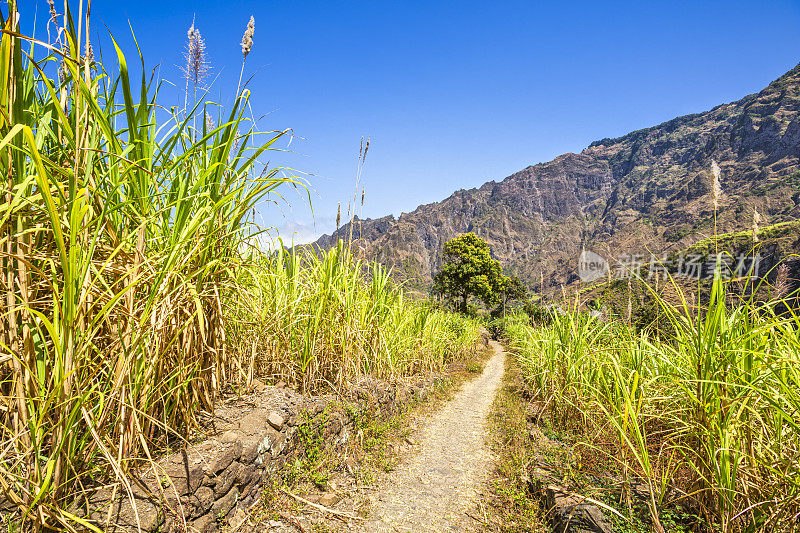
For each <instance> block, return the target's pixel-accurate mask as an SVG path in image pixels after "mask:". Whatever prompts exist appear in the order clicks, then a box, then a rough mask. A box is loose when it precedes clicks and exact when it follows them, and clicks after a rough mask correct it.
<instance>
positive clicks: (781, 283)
mask: <svg viewBox="0 0 800 533" xmlns="http://www.w3.org/2000/svg"><path fill="white" fill-rule="evenodd" d="M787 294H789V265H787V264H786V263H783V264H782V265H781V266H779V267H778V275H777V277H776V278H775V295H776V296H777V297H778V298H783V297H784V296H786V295H787Z"/></svg>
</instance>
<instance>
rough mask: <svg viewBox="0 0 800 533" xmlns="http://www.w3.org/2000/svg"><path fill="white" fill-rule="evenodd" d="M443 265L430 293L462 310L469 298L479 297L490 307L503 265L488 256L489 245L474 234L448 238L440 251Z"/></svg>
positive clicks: (500, 282) (500, 284) (497, 293)
mask: <svg viewBox="0 0 800 533" xmlns="http://www.w3.org/2000/svg"><path fill="white" fill-rule="evenodd" d="M442 259H443V260H444V264H443V265H442V269H441V271H439V273H438V274H436V276H435V277H434V278H433V283H434V292H435V293H436V294H441V295H442V296H444V297H446V298H448V299H449V300H450V301H452V302H453V303H454V304H456V306H457V307H458V309H459V311H461V312H462V313H466V312H467V304H468V302H469V298H470V297H471V296H474V297H476V298H480V299H481V300H483V302H484V303H485V304H486V305H487V306H488V307H491V306H492V305H495V304H496V303H497V301H498V299H499V296H500V293H501V291H502V289H503V278H504V276H503V268H502V267H501V266H500V262H499V261H497V260H496V259H492V255H491V253H490V251H489V245H488V244H487V243H486V241H484V240H483V239H481V238H480V237H478V236H477V235H475V234H474V233H465V234H463V235H459V236H458V237H456V238H454V239H452V240H450V241H448V242H447V243H445V245H444V250H443V253H442Z"/></svg>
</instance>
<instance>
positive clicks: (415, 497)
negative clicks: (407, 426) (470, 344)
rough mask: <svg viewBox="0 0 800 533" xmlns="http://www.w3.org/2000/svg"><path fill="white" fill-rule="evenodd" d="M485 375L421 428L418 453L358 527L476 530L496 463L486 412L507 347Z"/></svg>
mask: <svg viewBox="0 0 800 533" xmlns="http://www.w3.org/2000/svg"><path fill="white" fill-rule="evenodd" d="M490 346H491V348H492V350H494V355H493V356H492V358H491V359H490V360H489V361H488V362H487V364H486V366H485V368H484V371H483V374H481V375H480V376H479V377H477V378H475V379H473V380H472V381H470V382H468V383H466V384H465V385H464V386H463V387H462V389H461V390H460V391H459V392H458V393H456V395H455V397H454V398H453V399H452V400H450V401H449V402H447V403H446V404H445V405H444V406H443V407H442V408H441V409H440V410H439V411H438V412H436V413H434V414H432V415H431V417H430V418H429V420H428V421H427V422H426V423H425V425H424V426H423V427H422V428H421V430H420V432H419V434H418V439H419V443H420V450H419V453H418V454H415V455H413V456H411V457H408V458H407V459H406V460H405V461H403V462H402V463H400V465H398V467H397V469H396V470H395V471H394V472H392V474H391V475H390V476H389V477H388V478H387V479H386V481H385V483H384V484H383V485H382V486H381V487H380V490H378V491H376V493H375V494H374V495H373V496H372V498H371V500H372V508H371V512H370V515H369V518H368V519H367V521H366V522H364V523H362V524H361V525H360V527H359V528H358V529H357V531H362V532H370V533H371V532H389V531H392V532H394V531H474V530H476V529H479V528H480V522H478V521H477V520H476V519H475V518H473V517H472V516H470V513H469V511H470V509H472V508H474V505H475V501H476V500H477V497H478V493H479V491H480V489H481V487H482V485H483V483H485V481H486V479H487V478H488V475H489V472H490V469H491V467H492V463H493V461H492V457H491V453H490V451H489V443H488V436H487V435H488V434H487V416H488V414H489V409H490V407H491V405H492V401H493V400H494V397H495V393H496V392H497V390H498V389H499V387H500V383H501V379H502V376H503V369H504V366H505V357H506V355H505V352H504V351H503V347H502V346H501V345H500V344H498V343H497V342H495V341H490Z"/></svg>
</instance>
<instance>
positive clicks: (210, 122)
mask: <svg viewBox="0 0 800 533" xmlns="http://www.w3.org/2000/svg"><path fill="white" fill-rule="evenodd" d="M213 129H214V119H213V118H211V115H206V131H211V130H213Z"/></svg>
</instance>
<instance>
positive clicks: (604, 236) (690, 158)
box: [315, 65, 800, 289]
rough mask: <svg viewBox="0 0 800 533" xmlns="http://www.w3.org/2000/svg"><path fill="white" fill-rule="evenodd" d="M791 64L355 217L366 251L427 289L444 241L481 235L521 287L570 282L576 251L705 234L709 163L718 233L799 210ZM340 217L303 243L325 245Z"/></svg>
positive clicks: (618, 249) (799, 131)
mask: <svg viewBox="0 0 800 533" xmlns="http://www.w3.org/2000/svg"><path fill="white" fill-rule="evenodd" d="M799 157H800V65H798V66H797V67H795V68H794V69H792V70H791V71H789V72H787V73H786V74H785V75H783V76H781V77H780V78H779V79H777V80H775V81H774V82H773V83H771V84H770V85H769V86H768V87H767V88H765V89H764V90H762V91H761V92H759V93H757V94H752V95H749V96H746V97H744V98H742V99H741V100H739V101H736V102H733V103H730V104H723V105H719V106H717V107H715V108H713V109H711V110H710V111H706V112H704V113H697V114H693V115H686V116H682V117H678V118H675V119H672V120H670V121H667V122H664V123H663V124H660V125H658V126H654V127H651V128H647V129H643V130H638V131H634V132H632V133H629V134H627V135H625V136H623V137H619V138H615V139H602V140H600V141H596V142H593V143H592V144H590V145H589V147H588V148H586V149H585V150H583V151H582V152H580V153H578V154H575V153H566V154H563V155H560V156H558V157H556V158H555V159H553V160H552V161H549V162H547V163H540V164H537V165H533V166H529V167H527V168H525V169H523V170H521V171H519V172H517V173H515V174H512V175H511V176H508V177H507V178H505V179H504V180H502V181H500V182H495V181H490V182H487V183H485V184H483V185H482V186H481V187H479V188H477V189H469V190H459V191H456V192H455V193H453V194H452V195H451V196H450V197H448V198H446V199H445V200H442V201H441V202H436V203H432V204H426V205H421V206H419V207H418V208H417V209H415V210H414V211H412V212H410V213H403V214H402V215H401V216H400V217H399V218H395V217H394V216H387V217H383V218H379V219H366V220H356V221H354V222H353V224H354V227H353V231H352V234H353V236H354V238H358V239H359V240H358V243H359V245H360V246H361V247H362V248H363V249H364V250H365V251H366V253H367V255H368V256H370V257H372V258H374V259H376V260H378V261H379V262H381V263H384V264H386V265H387V266H390V267H392V268H393V269H394V271H395V272H396V274H397V275H398V276H399V277H401V278H403V279H406V280H408V281H409V282H410V283H411V284H412V285H414V286H416V287H419V288H424V287H427V286H428V285H429V284H430V282H431V278H432V275H433V274H435V273H436V271H437V270H438V268H439V265H440V250H441V247H442V245H443V243H445V242H446V241H447V240H449V239H451V238H452V237H454V236H456V235H458V234H460V233H465V232H470V231H471V232H474V233H476V234H477V235H479V236H481V237H483V238H484V239H486V241H487V242H488V243H489V245H490V247H491V249H492V253H493V254H494V255H495V257H496V258H497V259H499V260H500V261H501V263H502V264H503V267H504V269H505V270H506V271H510V272H512V273H515V274H516V275H519V276H520V277H522V278H523V279H525V280H526V281H528V282H529V284H530V285H531V286H534V287H536V288H537V289H538V288H539V287H540V284H541V283H542V282H541V278H542V276H543V277H544V283H543V285H544V288H545V289H547V288H548V287H550V288H555V287H558V286H559V285H561V284H566V283H570V282H571V281H574V280H576V279H577V275H576V270H577V262H578V255H579V254H580V253H581V250H582V249H584V248H585V249H587V250H593V251H595V252H597V253H600V254H601V255H604V256H605V257H619V256H620V255H622V254H629V253H643V252H655V253H660V252H664V251H669V250H675V249H682V248H686V247H687V246H689V245H691V244H693V243H694V242H696V241H698V240H700V239H702V238H705V237H707V236H709V235H711V234H713V232H714V227H715V219H714V208H713V200H712V175H711V171H710V167H711V161H712V159H713V160H716V161H717V163H718V164H719V166H720V167H721V169H722V176H721V186H722V195H721V198H720V200H719V211H718V213H717V220H716V225H717V229H718V231H719V232H723V231H734V230H736V229H743V228H747V227H750V225H751V224H752V219H753V209H754V208H757V209H758V211H759V213H760V214H761V215H762V219H763V220H762V224H766V223H776V222H781V221H785V220H792V219H795V218H800V217H798V215H800V206H799V205H798V204H800V171H798V168H799V167H798V163H799V160H798V158H799ZM349 232H350V227H349V224H347V225H345V226H343V227H341V228H339V229H338V230H337V231H336V232H334V233H333V235H324V236H322V237H321V238H320V239H319V240H318V241H317V242H316V243H315V244H316V246H319V247H322V248H328V247H330V246H331V245H332V244H335V243H336V242H337V241H338V239H339V238H345V237H346V236H347V235H348V233H349Z"/></svg>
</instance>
